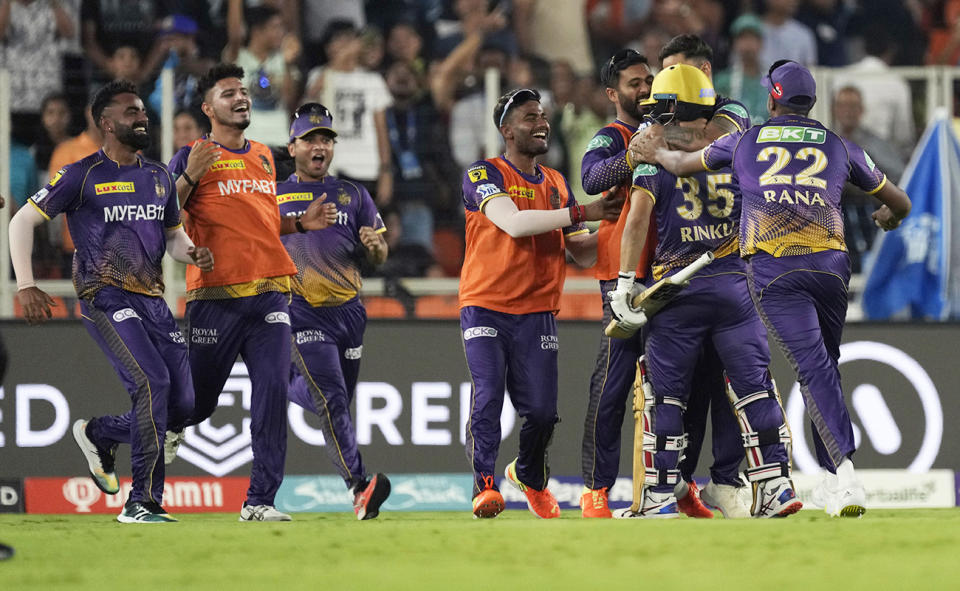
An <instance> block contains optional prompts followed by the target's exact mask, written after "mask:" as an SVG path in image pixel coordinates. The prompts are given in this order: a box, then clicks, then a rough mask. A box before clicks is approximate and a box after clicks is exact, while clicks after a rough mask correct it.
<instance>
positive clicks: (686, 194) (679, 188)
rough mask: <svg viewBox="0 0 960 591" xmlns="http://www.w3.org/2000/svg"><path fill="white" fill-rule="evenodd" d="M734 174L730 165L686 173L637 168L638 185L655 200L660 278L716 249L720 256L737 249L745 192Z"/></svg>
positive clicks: (635, 181) (657, 276)
mask: <svg viewBox="0 0 960 591" xmlns="http://www.w3.org/2000/svg"><path fill="white" fill-rule="evenodd" d="M732 177H733V175H732V174H731V172H730V170H729V169H723V170H717V171H713V172H702V173H697V174H695V175H693V176H689V177H684V178H677V177H676V176H674V175H672V174H670V173H669V172H667V171H666V170H663V169H661V168H659V167H657V166H653V165H651V164H640V165H638V166H637V167H636V168H635V169H634V172H633V186H634V188H639V189H641V190H643V191H646V192H647V193H648V194H649V195H650V196H651V198H652V199H653V200H654V206H653V213H654V217H655V219H656V224H657V225H656V228H652V229H651V231H655V232H657V252H656V255H655V256H654V259H653V277H654V279H661V278H663V277H664V276H666V275H671V274H673V273H675V272H676V271H679V270H680V269H681V268H683V267H685V266H687V265H689V264H690V263H692V262H693V261H695V260H697V259H698V258H699V257H700V255H702V254H703V253H705V252H707V251H714V252H715V254H716V256H717V258H722V257H726V256H727V255H729V254H731V253H735V252H736V251H737V231H736V230H737V220H738V219H739V217H740V198H739V195H738V193H737V191H736V187H735V186H734V185H733V184H732V183H733V178H732Z"/></svg>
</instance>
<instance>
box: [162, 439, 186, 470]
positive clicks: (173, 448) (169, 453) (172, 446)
mask: <svg viewBox="0 0 960 591" xmlns="http://www.w3.org/2000/svg"><path fill="white" fill-rule="evenodd" d="M183 438H184V435H183V431H167V434H166V436H165V438H164V440H163V463H164V464H170V463H173V460H175V459H176V457H177V451H178V450H179V449H180V444H181V443H183Z"/></svg>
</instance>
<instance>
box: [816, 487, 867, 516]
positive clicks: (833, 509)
mask: <svg viewBox="0 0 960 591" xmlns="http://www.w3.org/2000/svg"><path fill="white" fill-rule="evenodd" d="M866 505H867V491H866V490H865V489H864V488H863V484H861V483H860V482H859V481H857V482H854V483H853V484H852V485H850V486H847V487H845V488H841V489H840V490H838V491H836V492H835V493H834V494H833V496H831V497H830V499H829V502H828V503H827V505H826V506H825V507H824V510H825V511H826V512H827V514H828V515H830V516H831V517H863V514H864V513H866V512H867V507H866Z"/></svg>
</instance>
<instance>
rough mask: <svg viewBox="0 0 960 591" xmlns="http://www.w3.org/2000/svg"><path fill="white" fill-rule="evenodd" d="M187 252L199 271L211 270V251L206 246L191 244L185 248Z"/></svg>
mask: <svg viewBox="0 0 960 591" xmlns="http://www.w3.org/2000/svg"><path fill="white" fill-rule="evenodd" d="M187 254H188V255H190V258H191V259H193V264H194V265H196V266H198V267H200V270H201V271H204V272H209V271H213V252H212V251H211V250H210V249H209V248H207V247H206V246H191V247H190V248H188V249H187Z"/></svg>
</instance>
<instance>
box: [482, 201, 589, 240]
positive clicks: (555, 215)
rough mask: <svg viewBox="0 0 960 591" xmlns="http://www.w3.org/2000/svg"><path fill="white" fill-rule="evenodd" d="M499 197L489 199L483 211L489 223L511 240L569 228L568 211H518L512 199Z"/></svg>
mask: <svg viewBox="0 0 960 591" xmlns="http://www.w3.org/2000/svg"><path fill="white" fill-rule="evenodd" d="M506 197H507V196H506V195H501V196H500V197H499V198H496V199H490V200H489V201H488V202H487V203H486V205H485V207H484V209H483V213H484V214H486V216H487V217H488V218H490V221H491V222H493V223H494V224H496V226H497V227H498V228H500V229H501V230H503V231H504V232H506V233H507V234H509V235H510V237H512V238H521V237H523V236H534V235H536V234H543V233H544V232H550V231H553V230H557V229H559V228H565V227H567V226H570V225H571V224H570V210H569V209H568V208H563V209H525V210H523V211H520V210H518V209H517V206H516V204H515V203H514V202H513V200H512V199H509V198H506Z"/></svg>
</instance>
